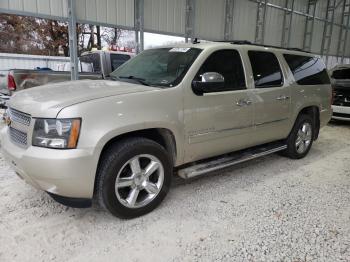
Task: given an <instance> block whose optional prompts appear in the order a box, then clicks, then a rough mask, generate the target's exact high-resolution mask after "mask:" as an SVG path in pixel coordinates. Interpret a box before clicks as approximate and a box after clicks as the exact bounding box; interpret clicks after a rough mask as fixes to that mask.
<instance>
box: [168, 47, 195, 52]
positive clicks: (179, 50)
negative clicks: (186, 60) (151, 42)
mask: <svg viewBox="0 0 350 262" xmlns="http://www.w3.org/2000/svg"><path fill="white" fill-rule="evenodd" d="M190 49H191V48H187V47H174V48H172V49H170V50H169V52H180V53H186V52H187V51H188V50H190Z"/></svg>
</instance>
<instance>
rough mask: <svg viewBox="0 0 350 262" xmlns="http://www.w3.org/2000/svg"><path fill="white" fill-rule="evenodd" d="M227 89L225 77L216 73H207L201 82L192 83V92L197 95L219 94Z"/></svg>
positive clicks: (202, 76)
mask: <svg viewBox="0 0 350 262" xmlns="http://www.w3.org/2000/svg"><path fill="white" fill-rule="evenodd" d="M224 89H225V79H224V77H223V76H222V75H221V74H219V73H216V72H207V73H204V74H203V75H201V81H195V80H194V81H193V82H192V90H193V92H194V93H195V94H196V95H203V94H204V93H212V92H218V91H222V90H224Z"/></svg>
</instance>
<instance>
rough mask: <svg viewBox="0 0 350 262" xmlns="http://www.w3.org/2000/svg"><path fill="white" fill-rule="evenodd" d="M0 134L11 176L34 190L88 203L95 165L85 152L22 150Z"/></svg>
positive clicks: (74, 150) (31, 148)
mask: <svg viewBox="0 0 350 262" xmlns="http://www.w3.org/2000/svg"><path fill="white" fill-rule="evenodd" d="M7 132H8V127H4V128H3V129H2V130H1V133H0V139H1V150H2V153H3V155H4V157H5V159H6V160H7V162H8V163H9V164H10V165H11V166H12V168H13V169H14V170H15V172H16V173H17V174H18V175H19V176H20V177H21V178H23V179H24V180H25V181H27V182H28V183H29V184H31V185H32V186H34V187H35V188H38V189H41V190H44V191H46V192H48V193H50V194H51V195H52V194H53V195H57V196H61V197H66V198H77V199H92V197H93V190H94V182H95V173H96V166H97V163H96V161H95V160H94V158H93V155H92V153H91V152H89V151H88V150H83V149H68V150H57V149H48V148H41V147H34V146H29V147H28V148H22V147H19V146H17V145H15V144H14V143H13V142H12V141H11V140H10V138H9V136H8V134H7Z"/></svg>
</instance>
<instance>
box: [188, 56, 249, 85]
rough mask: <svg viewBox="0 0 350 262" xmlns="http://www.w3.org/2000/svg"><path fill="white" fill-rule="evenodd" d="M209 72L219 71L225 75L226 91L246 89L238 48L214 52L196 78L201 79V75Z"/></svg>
mask: <svg viewBox="0 0 350 262" xmlns="http://www.w3.org/2000/svg"><path fill="white" fill-rule="evenodd" d="M207 72H217V73H219V74H221V75H222V76H223V77H224V79H225V91H226V90H227V91H229V90H241V89H246V85H245V76H244V70H243V65H242V60H241V57H240V55H239V53H238V51H236V50H220V51H216V52H214V53H212V54H211V55H210V56H209V57H208V58H207V60H206V61H205V62H204V64H203V65H202V66H201V68H200V69H199V71H198V73H197V76H196V79H195V80H197V81H200V79H201V75H202V74H204V73H207ZM220 91H223V90H220Z"/></svg>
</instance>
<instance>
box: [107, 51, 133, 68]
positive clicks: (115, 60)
mask: <svg viewBox="0 0 350 262" xmlns="http://www.w3.org/2000/svg"><path fill="white" fill-rule="evenodd" d="M129 59H130V56H129V55H123V54H111V66H112V72H113V71H114V70H116V69H117V68H118V67H119V66H121V65H122V64H124V63H125V62H126V61H128V60H129Z"/></svg>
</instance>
